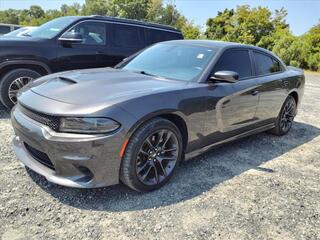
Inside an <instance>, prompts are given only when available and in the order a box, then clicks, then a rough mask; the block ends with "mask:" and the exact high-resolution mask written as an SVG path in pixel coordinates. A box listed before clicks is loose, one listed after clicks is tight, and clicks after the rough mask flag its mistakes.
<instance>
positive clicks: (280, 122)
mask: <svg viewBox="0 0 320 240" xmlns="http://www.w3.org/2000/svg"><path fill="white" fill-rule="evenodd" d="M296 114H297V102H296V100H295V99H294V97H293V96H291V95H289V96H288V97H287V99H286V100H285V102H284V103H283V105H282V108H281V111H280V113H279V116H278V117H277V119H276V122H275V127H274V128H273V129H272V130H271V131H270V132H271V133H273V134H274V135H278V136H282V135H285V134H287V133H288V132H289V131H290V129H291V127H292V125H293V120H294V117H295V116H296Z"/></svg>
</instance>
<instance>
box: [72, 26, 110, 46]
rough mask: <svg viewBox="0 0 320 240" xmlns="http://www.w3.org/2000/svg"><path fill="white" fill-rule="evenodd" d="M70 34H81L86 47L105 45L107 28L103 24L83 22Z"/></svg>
mask: <svg viewBox="0 0 320 240" xmlns="http://www.w3.org/2000/svg"><path fill="white" fill-rule="evenodd" d="M69 32H73V33H75V32H76V33H79V34H81V36H82V38H83V41H82V43H80V44H85V45H105V44H106V26H105V24H104V23H102V22H91V21H90V22H82V23H79V24H77V25H76V26H74V27H73V28H72V29H70V30H69Z"/></svg>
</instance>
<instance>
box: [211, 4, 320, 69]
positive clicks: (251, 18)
mask: <svg viewBox="0 0 320 240" xmlns="http://www.w3.org/2000/svg"><path fill="white" fill-rule="evenodd" d="M286 16H287V11H286V10H285V9H283V8H282V9H280V10H276V11H275V13H274V14H272V12H271V11H270V10H269V9H268V8H265V7H258V8H250V7H249V6H247V5H244V6H238V7H237V8H236V9H235V10H234V9H225V10H224V11H223V12H218V15H217V16H216V17H214V18H209V19H208V20H207V27H206V31H205V36H206V37H207V38H208V39H214V40H223V41H232V42H239V43H244V44H252V45H256V46H260V47H263V48H266V49H268V50H270V51H273V52H274V53H275V54H277V55H278V56H279V57H280V58H281V59H282V60H283V61H284V62H285V63H286V64H288V65H293V66H295V67H300V68H304V69H311V70H315V71H317V70H320V24H318V25H317V26H314V27H313V28H311V29H310V30H309V31H308V32H307V33H306V34H304V35H303V36H294V35H293V34H292V33H291V32H290V30H289V25H288V24H287V23H286V22H285V17H286Z"/></svg>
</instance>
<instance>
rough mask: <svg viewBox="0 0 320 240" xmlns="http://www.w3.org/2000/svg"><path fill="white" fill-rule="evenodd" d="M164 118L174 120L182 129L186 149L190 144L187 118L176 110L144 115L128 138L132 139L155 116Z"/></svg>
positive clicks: (130, 131) (132, 128)
mask: <svg viewBox="0 0 320 240" xmlns="http://www.w3.org/2000/svg"><path fill="white" fill-rule="evenodd" d="M157 117H159V118H164V119H167V120H169V121H170V122H172V123H173V124H174V125H176V126H177V128H178V129H179V130H180V133H181V135H182V141H183V149H184V150H185V149H186V147H187V144H188V139H189V136H188V127H187V122H186V120H185V118H184V117H183V114H181V113H179V112H176V111H159V112H154V113H151V114H148V115H147V116H144V117H142V118H141V119H140V120H138V121H137V122H136V124H135V125H134V126H133V127H131V129H130V130H129V131H128V134H127V139H130V138H131V136H132V135H133V133H134V132H135V131H136V130H137V129H138V128H139V127H140V126H141V125H142V124H143V123H145V122H147V121H150V120H151V119H154V118H157Z"/></svg>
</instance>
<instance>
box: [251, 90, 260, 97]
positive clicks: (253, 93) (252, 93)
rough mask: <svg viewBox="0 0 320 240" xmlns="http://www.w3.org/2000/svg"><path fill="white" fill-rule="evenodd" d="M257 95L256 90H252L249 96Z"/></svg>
mask: <svg viewBox="0 0 320 240" xmlns="http://www.w3.org/2000/svg"><path fill="white" fill-rule="evenodd" d="M258 93H259V91H258V90H253V91H251V95H252V96H256V95H257V94H258Z"/></svg>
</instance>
